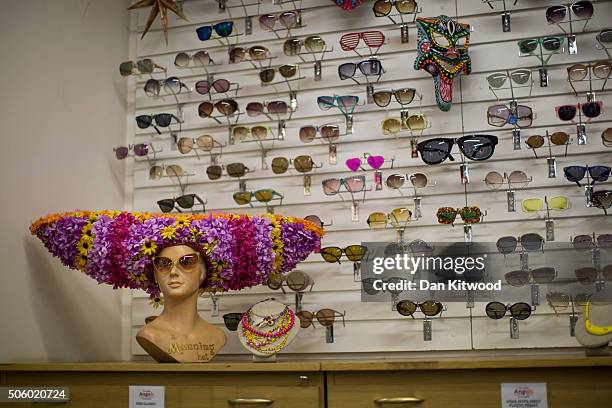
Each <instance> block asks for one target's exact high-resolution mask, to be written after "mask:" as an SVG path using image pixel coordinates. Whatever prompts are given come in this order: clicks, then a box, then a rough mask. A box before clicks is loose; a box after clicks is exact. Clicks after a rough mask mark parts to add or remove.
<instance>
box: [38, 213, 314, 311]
mask: <svg viewBox="0 0 612 408" xmlns="http://www.w3.org/2000/svg"><path fill="white" fill-rule="evenodd" d="M30 232H31V233H32V234H33V235H35V236H37V237H38V238H39V239H40V240H41V241H42V242H43V244H44V245H45V247H46V248H47V249H48V250H49V252H51V254H53V255H54V256H56V257H58V258H59V259H60V260H61V261H62V263H63V264H64V265H66V266H67V267H69V268H73V269H78V270H80V271H82V272H84V273H86V274H87V275H89V276H90V277H92V278H94V279H95V280H96V281H98V282H99V283H107V284H110V285H113V288H115V289H116V288H132V289H142V290H144V291H145V292H147V293H148V294H149V295H150V298H151V300H152V301H153V302H154V303H159V302H160V301H161V296H160V289H159V286H158V285H157V283H156V282H155V279H154V275H153V266H152V258H153V257H154V256H155V255H156V254H157V253H159V251H161V249H162V248H164V247H167V246H170V245H179V244H184V245H188V246H190V247H192V248H194V249H195V250H197V251H199V252H200V253H201V254H203V255H204V259H205V263H206V268H207V273H206V278H205V279H204V282H202V285H201V290H203V291H206V292H223V291H227V290H238V289H243V288H246V287H250V286H255V285H259V284H262V283H265V282H267V280H268V277H269V276H270V275H272V274H277V275H279V274H284V273H287V272H288V271H290V270H292V269H293V268H295V266H296V265H297V264H298V263H299V262H301V261H303V260H304V259H306V257H307V256H308V255H309V254H310V253H311V252H312V251H314V250H316V249H318V248H319V247H320V243H321V236H322V235H323V230H322V228H321V227H320V226H318V225H316V224H314V223H312V222H310V221H307V220H303V219H299V218H294V217H284V216H280V215H272V214H266V215H261V216H250V215H245V214H240V215H239V214H221V213H214V214H189V215H187V214H151V213H139V212H119V211H95V212H92V211H74V212H68V213H64V214H53V215H49V216H46V217H43V218H40V219H39V220H37V221H36V222H34V223H33V224H32V225H31V226H30Z"/></svg>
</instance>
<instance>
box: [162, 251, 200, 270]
mask: <svg viewBox="0 0 612 408" xmlns="http://www.w3.org/2000/svg"><path fill="white" fill-rule="evenodd" d="M199 260H200V254H198V253H197V252H194V253H192V254H186V255H183V256H181V257H180V258H179V259H177V260H173V259H171V258H168V257H166V256H156V257H154V258H153V262H152V263H153V268H154V269H155V270H156V271H157V272H159V273H161V274H162V275H168V274H170V272H172V270H173V269H174V267H175V266H176V265H177V264H178V266H179V267H180V269H181V270H182V271H183V272H187V273H193V272H195V271H196V270H198V269H199Z"/></svg>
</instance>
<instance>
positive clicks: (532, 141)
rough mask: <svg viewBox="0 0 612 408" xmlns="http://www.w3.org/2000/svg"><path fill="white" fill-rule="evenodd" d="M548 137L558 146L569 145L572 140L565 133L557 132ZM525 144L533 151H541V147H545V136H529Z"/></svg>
mask: <svg viewBox="0 0 612 408" xmlns="http://www.w3.org/2000/svg"><path fill="white" fill-rule="evenodd" d="M547 137H549V138H550V141H551V142H552V144H554V145H557V146H561V145H567V144H568V142H569V139H570V137H569V135H568V134H567V133H565V132H555V133H553V134H552V135H550V136H547ZM525 144H526V145H527V146H529V147H530V148H532V149H539V148H540V147H542V146H544V136H540V135H533V136H529V137H528V138H527V140H525Z"/></svg>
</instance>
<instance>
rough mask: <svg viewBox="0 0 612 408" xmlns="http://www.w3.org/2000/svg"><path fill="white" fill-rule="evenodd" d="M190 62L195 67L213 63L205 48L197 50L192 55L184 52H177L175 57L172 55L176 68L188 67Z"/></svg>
mask: <svg viewBox="0 0 612 408" xmlns="http://www.w3.org/2000/svg"><path fill="white" fill-rule="evenodd" d="M192 62H193V65H194V66H196V67H205V66H207V65H211V64H214V63H215V62H214V61H213V59H212V58H211V57H210V54H209V53H208V51H205V50H202V51H198V52H196V53H195V54H193V55H189V54H187V53H186V52H179V53H178V54H176V57H174V66H175V67H177V68H189V66H190V65H191V63H192Z"/></svg>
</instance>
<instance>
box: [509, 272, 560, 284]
mask: <svg viewBox="0 0 612 408" xmlns="http://www.w3.org/2000/svg"><path fill="white" fill-rule="evenodd" d="M556 277H557V270H556V269H555V268H550V267H543V268H536V269H532V270H531V271H523V270H519V271H512V272H508V273H507V274H505V275H504V279H506V282H507V283H508V285H511V286H516V287H520V286H525V285H527V284H529V283H539V284H546V283H551V282H552V281H553V280H554V279H555V278H556Z"/></svg>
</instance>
